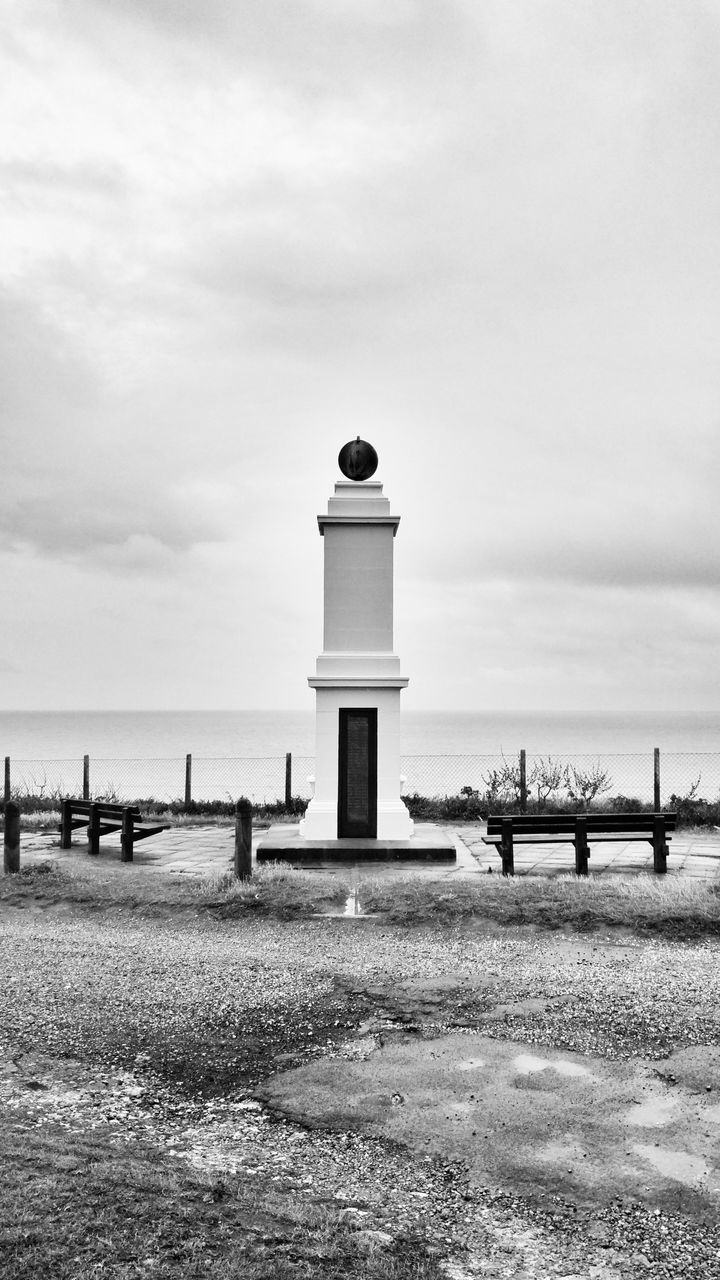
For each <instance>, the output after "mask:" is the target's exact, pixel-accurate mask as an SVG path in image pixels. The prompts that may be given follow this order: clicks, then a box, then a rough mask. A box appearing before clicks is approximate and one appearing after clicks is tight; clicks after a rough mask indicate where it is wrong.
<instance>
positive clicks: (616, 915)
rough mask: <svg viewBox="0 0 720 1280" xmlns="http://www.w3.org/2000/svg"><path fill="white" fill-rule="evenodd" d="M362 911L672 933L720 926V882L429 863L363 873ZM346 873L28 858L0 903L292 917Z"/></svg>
mask: <svg viewBox="0 0 720 1280" xmlns="http://www.w3.org/2000/svg"><path fill="white" fill-rule="evenodd" d="M353 883H354V884H356V885H357V888H358V894H359V900H360V904H361V907H362V910H363V911H364V912H367V913H372V914H373V915H375V916H381V917H384V918H385V919H386V920H387V921H388V922H391V923H393V924H397V925H401V926H403V925H404V926H407V927H415V926H418V925H423V924H437V925H452V924H460V923H463V922H470V921H473V920H490V921H493V922H495V923H497V924H501V925H535V926H538V927H541V928H547V929H557V928H561V927H570V928H575V929H580V930H591V929H599V928H603V927H609V926H619V927H624V928H627V929H630V930H633V931H634V932H637V933H653V934H657V935H662V936H665V937H672V938H682V937H685V938H692V937H696V936H702V935H717V934H720V882H718V881H708V880H692V879H690V878H687V877H681V876H673V875H672V874H670V875H667V876H655V875H644V874H633V875H627V876H621V875H617V876H603V877H601V878H600V877H598V878H593V877H592V876H590V877H588V878H587V879H585V878H578V877H576V876H575V875H570V874H569V875H564V876H556V877H540V876H522V877H520V876H518V877H515V878H508V879H506V878H504V877H502V876H478V877H476V878H474V879H472V880H470V879H463V880H461V879H450V878H448V876H447V875H445V876H443V877H433V876H430V875H428V873H427V872H423V873H422V874H417V875H413V874H406V875H399V874H398V875H395V874H391V875H388V876H373V875H372V874H367V875H360V876H359V877H357V878H356V879H355V880H354V881H353ZM349 886H350V881H349V878H348V876H347V875H346V874H343V873H338V874H331V873H324V872H322V871H313V870H298V869H295V868H292V867H286V866H283V865H282V864H272V863H270V864H268V865H266V866H262V867H258V868H256V870H255V871H254V873H253V875H252V877H251V878H250V879H249V880H247V881H240V880H236V879H234V877H233V875H232V873H231V872H227V873H223V874H222V875H220V876H214V877H204V878H201V877H193V876H187V877H185V876H178V875H173V874H171V873H162V872H158V871H152V872H148V870H147V869H146V868H143V867H142V866H141V865H136V864H129V863H121V862H119V861H117V860H112V861H110V860H102V861H101V862H98V861H95V860H90V859H82V860H81V859H74V858H72V859H66V860H59V861H55V862H53V861H48V862H43V863H35V864H30V865H28V866H27V867H24V868H22V869H21V871H20V873H19V874H17V875H13V876H10V875H6V876H0V902H2V901H5V902H7V903H9V904H15V905H29V904H30V903H32V902H33V901H38V902H40V903H41V904H43V905H47V904H49V903H53V902H67V903H75V904H77V905H78V906H82V907H84V908H86V909H88V910H103V909H107V908H114V909H125V910H129V911H132V912H134V913H139V914H146V915H153V914H171V913H173V912H176V911H179V910H191V911H195V912H209V913H211V914H213V915H215V916H218V917H220V918H233V917H242V916H247V915H253V916H266V917H274V918H276V919H281V920H282V919H293V918H302V917H308V916H312V915H314V914H315V913H317V912H322V911H328V910H331V909H333V908H337V907H338V906H340V905H342V904H343V903H344V902H345V900H346V899H347V895H348V892H349Z"/></svg>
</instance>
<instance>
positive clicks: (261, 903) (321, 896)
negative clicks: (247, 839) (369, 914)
mask: <svg viewBox="0 0 720 1280" xmlns="http://www.w3.org/2000/svg"><path fill="white" fill-rule="evenodd" d="M214 888H215V893H216V895H217V896H216V898H215V900H214V901H212V902H210V903H207V904H206V905H208V906H212V907H213V908H214V909H215V911H216V913H217V914H218V915H219V916H221V917H223V918H227V917H232V916H241V915H250V914H252V915H259V916H274V917H276V918H277V919H280V920H288V919H292V918H293V917H295V916H308V915H314V914H315V912H316V911H320V910H322V909H323V908H328V907H331V906H339V905H340V904H341V903H343V902H345V901H346V899H347V896H348V892H349V888H348V881H347V878H346V877H345V876H342V875H331V874H323V873H322V872H319V871H303V870H300V869H298V868H296V867H288V866H284V865H283V864H282V863H272V862H270V863H267V864H266V865H264V866H260V867H258V868H257V869H256V870H255V871H254V872H253V874H252V876H251V878H250V879H249V880H236V879H235V878H234V876H233V875H232V873H230V872H228V873H226V874H225V875H223V876H221V877H220V878H219V879H218V880H216V881H215V885H214ZM208 892H210V891H208Z"/></svg>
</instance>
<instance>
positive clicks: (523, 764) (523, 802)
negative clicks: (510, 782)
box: [520, 747, 527, 813]
mask: <svg viewBox="0 0 720 1280" xmlns="http://www.w3.org/2000/svg"><path fill="white" fill-rule="evenodd" d="M526 811H527V761H526V757H525V748H524V747H522V748H521V749H520V812H521V813H525V812H526Z"/></svg>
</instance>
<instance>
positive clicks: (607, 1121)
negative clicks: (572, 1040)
mask: <svg viewBox="0 0 720 1280" xmlns="http://www.w3.org/2000/svg"><path fill="white" fill-rule="evenodd" d="M367 1047H368V1052H367V1053H366V1054H362V1053H360V1052H356V1053H355V1055H354V1056H353V1057H352V1058H348V1056H344V1057H343V1058H342V1059H341V1060H338V1059H333V1058H325V1059H323V1060H322V1061H318V1062H315V1063H312V1064H308V1065H306V1066H304V1067H301V1068H298V1069H297V1070H294V1071H290V1072H288V1073H285V1074H283V1075H281V1076H278V1077H276V1078H275V1079H273V1080H270V1081H268V1082H266V1083H265V1084H264V1085H263V1086H262V1087H261V1088H260V1090H259V1091H258V1095H257V1096H258V1097H259V1098H261V1099H262V1100H263V1101H264V1102H265V1103H266V1104H267V1105H269V1106H270V1107H271V1108H273V1109H275V1110H276V1111H277V1112H278V1113H282V1114H283V1115H284V1116H287V1117H289V1118H295V1119H297V1118H300V1117H302V1120H303V1123H305V1124H311V1125H318V1126H329V1127H332V1128H334V1127H343V1128H349V1129H352V1130H357V1131H359V1132H362V1133H366V1134H370V1135H373V1136H383V1137H385V1138H390V1139H391V1140H393V1141H396V1142H400V1143H402V1144H403V1145H406V1146H407V1147H409V1148H410V1149H411V1150H413V1151H414V1152H415V1153H416V1154H417V1155H423V1156H426V1155H428V1154H430V1155H431V1156H435V1155H439V1154H441V1153H442V1154H443V1155H444V1156H445V1157H446V1158H449V1159H452V1160H458V1161H461V1162H462V1163H463V1164H464V1165H466V1166H467V1168H468V1170H469V1172H470V1176H471V1180H472V1181H473V1182H474V1183H475V1184H477V1185H482V1186H484V1185H494V1186H497V1187H500V1188H503V1189H505V1190H512V1191H513V1192H515V1193H520V1194H523V1195H529V1196H538V1195H539V1194H549V1193H551V1194H555V1195H558V1196H563V1197H571V1198H572V1199H573V1201H574V1202H575V1203H577V1204H583V1203H585V1204H588V1205H590V1204H598V1203H600V1204H607V1203H609V1202H610V1201H612V1200H613V1198H615V1197H617V1196H629V1197H635V1198H638V1199H640V1200H642V1201H644V1202H645V1203H648V1204H652V1205H657V1206H658V1207H662V1208H664V1209H672V1210H678V1209H680V1208H681V1209H682V1210H683V1212H691V1213H693V1214H695V1215H698V1216H700V1217H701V1218H707V1219H708V1220H715V1219H716V1218H717V1215H718V1212H719V1211H720V1156H719V1155H718V1152H719V1151H720V1121H719V1120H718V1116H717V1105H716V1103H715V1100H716V1099H717V1097H718V1096H720V1050H718V1049H717V1048H714V1047H712V1046H709V1047H696V1048H693V1049H686V1050H682V1051H680V1052H678V1053H676V1054H673V1055H672V1056H671V1057H670V1059H668V1061H667V1064H666V1068H667V1075H672V1077H673V1079H674V1081H675V1083H674V1084H669V1083H668V1082H667V1080H666V1078H663V1076H662V1075H659V1074H658V1071H657V1069H656V1064H654V1063H653V1062H650V1061H634V1062H609V1061H607V1060H605V1059H599V1058H587V1057H581V1056H580V1055H572V1054H567V1053H564V1052H558V1051H556V1050H547V1049H545V1050H543V1051H541V1052H540V1051H538V1052H528V1049H527V1046H526V1045H523V1044H520V1043H514V1042H512V1041H498V1040H495V1039H490V1038H488V1037H487V1036H482V1035H476V1036H467V1035H461V1034H458V1033H452V1034H448V1035H445V1036H443V1037H438V1038H434V1039H418V1038H417V1037H413V1038H412V1039H409V1038H408V1037H407V1036H406V1037H405V1038H404V1040H403V1041H401V1040H399V1039H396V1040H395V1041H394V1042H391V1043H387V1042H385V1043H381V1042H380V1040H379V1039H377V1038H375V1040H374V1041H373V1042H372V1044H371V1043H370V1042H368V1046H367Z"/></svg>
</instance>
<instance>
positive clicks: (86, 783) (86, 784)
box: [82, 756, 90, 800]
mask: <svg viewBox="0 0 720 1280" xmlns="http://www.w3.org/2000/svg"><path fill="white" fill-rule="evenodd" d="M82 798H83V800H89V799H90V757H89V756H83V793H82Z"/></svg>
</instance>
